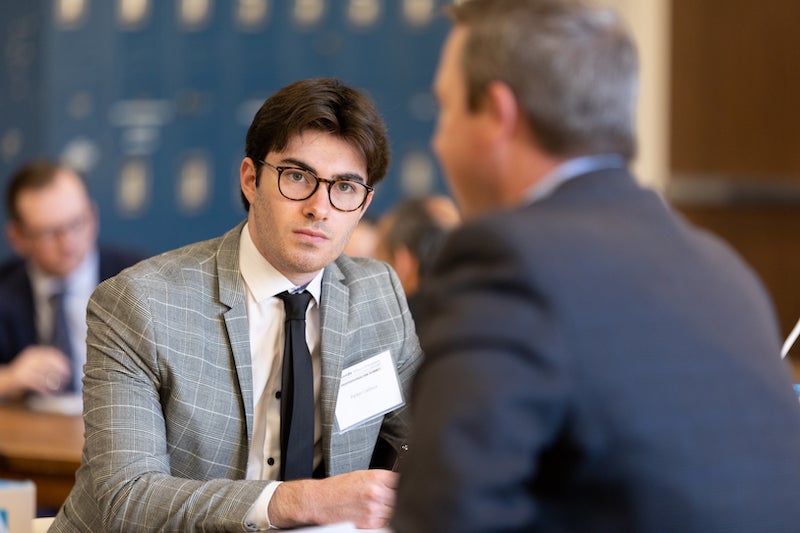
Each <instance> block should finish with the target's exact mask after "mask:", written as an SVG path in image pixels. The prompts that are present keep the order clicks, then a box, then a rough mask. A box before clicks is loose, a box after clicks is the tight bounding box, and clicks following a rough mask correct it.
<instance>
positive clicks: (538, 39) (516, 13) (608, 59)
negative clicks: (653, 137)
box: [447, 0, 638, 159]
mask: <svg viewBox="0 0 800 533" xmlns="http://www.w3.org/2000/svg"><path fill="white" fill-rule="evenodd" d="M447 13H448V14H449V16H450V18H451V19H452V21H453V22H454V24H456V25H460V26H463V27H465V28H466V29H467V32H468V36H467V40H466V43H465V45H464V49H463V56H462V58H461V64H462V69H463V72H464V76H465V83H466V87H467V102H468V106H469V108H470V109H471V110H475V109H477V107H478V106H479V105H480V102H481V98H482V97H483V95H484V91H485V90H486V88H487V87H488V86H489V84H491V83H492V82H494V81H499V82H502V83H505V84H506V85H508V86H509V87H510V89H511V90H512V91H513V93H514V95H515V97H516V98H517V101H518V102H519V104H520V106H521V107H522V108H523V109H524V111H525V114H526V118H527V121H528V124H529V126H530V128H531V130H532V131H533V133H534V135H535V136H536V139H537V141H538V142H539V144H540V145H541V147H542V148H543V149H544V150H545V151H547V152H548V153H551V154H554V155H557V156H562V157H573V156H579V155H589V154H597V153H617V154H620V155H622V156H623V157H625V158H626V159H632V158H633V157H634V156H635V154H636V132H635V125H634V122H635V106H636V98H637V92H638V61H637V57H636V49H635V47H634V44H633V42H632V39H631V37H630V35H629V33H628V30H627V28H626V26H625V24H624V23H623V21H622V19H621V18H620V16H619V15H618V14H617V13H616V12H614V11H613V10H611V9H608V8H601V7H599V6H596V5H592V4H590V3H589V2H587V1H584V0H467V1H464V2H461V3H459V4H456V5H451V6H449V7H448V8H447Z"/></svg>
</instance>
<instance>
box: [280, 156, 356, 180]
mask: <svg viewBox="0 0 800 533" xmlns="http://www.w3.org/2000/svg"><path fill="white" fill-rule="evenodd" d="M281 163H282V164H283V163H285V164H286V165H290V166H293V167H298V168H302V169H303V170H308V171H309V172H311V173H312V174H314V175H315V176H317V177H318V178H319V177H322V176H320V175H319V172H317V169H315V168H314V167H312V166H311V165H309V164H308V163H306V162H304V161H301V160H299V159H295V158H293V157H285V158H283V159H281ZM281 166H283V165H281ZM327 179H337V180H351V181H360V182H361V183H366V182H367V180H365V179H364V177H363V176H361V175H360V174H356V173H355V172H345V173H344V174H334V175H333V176H331V177H330V178H327Z"/></svg>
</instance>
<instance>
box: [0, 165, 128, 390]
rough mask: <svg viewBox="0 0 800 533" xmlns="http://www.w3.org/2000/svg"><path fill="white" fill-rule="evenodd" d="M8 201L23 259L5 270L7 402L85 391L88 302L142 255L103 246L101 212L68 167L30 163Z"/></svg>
mask: <svg viewBox="0 0 800 533" xmlns="http://www.w3.org/2000/svg"><path fill="white" fill-rule="evenodd" d="M5 200H6V213H7V217H8V222H7V226H6V235H7V237H8V241H9V243H10V244H11V247H12V248H13V250H14V251H15V252H16V254H17V256H18V257H16V258H13V259H10V260H8V261H7V262H5V263H4V264H3V265H0V397H2V398H17V397H20V396H22V395H23V394H25V393H36V394H44V395H53V394H60V393H64V392H78V391H80V388H81V377H82V368H83V364H84V362H85V360H86V304H87V302H88V301H89V296H90V295H91V293H92V291H93V290H94V289H95V287H96V286H97V285H98V283H100V282H101V281H103V280H104V279H106V278H109V277H111V276H113V275H114V274H117V273H118V272H119V271H120V270H122V269H123V268H125V267H128V266H130V265H132V264H134V263H135V262H137V261H138V260H140V259H141V258H142V257H143V256H142V255H140V254H137V253H134V252H129V251H125V250H121V249H115V248H111V247H108V246H100V245H98V243H97V235H98V212H97V207H96V206H95V205H94V203H93V202H92V201H91V199H90V198H89V194H88V191H87V189H86V185H85V183H84V181H83V179H82V178H81V177H80V176H79V175H78V174H77V173H76V172H74V171H73V170H71V169H70V168H67V167H66V166H62V165H59V164H56V163H54V162H51V161H47V160H37V161H32V162H29V163H28V164H25V165H24V166H22V167H20V168H19V169H18V170H17V171H16V172H15V173H14V174H13V175H12V176H11V177H10V179H9V182H8V184H7V187H6V198H5ZM60 306H63V307H62V308H61V309H60V310H59V311H58V313H56V309H55V308H56V307H60ZM62 311H63V313H62Z"/></svg>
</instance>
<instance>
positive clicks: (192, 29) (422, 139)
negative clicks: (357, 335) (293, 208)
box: [0, 0, 448, 255]
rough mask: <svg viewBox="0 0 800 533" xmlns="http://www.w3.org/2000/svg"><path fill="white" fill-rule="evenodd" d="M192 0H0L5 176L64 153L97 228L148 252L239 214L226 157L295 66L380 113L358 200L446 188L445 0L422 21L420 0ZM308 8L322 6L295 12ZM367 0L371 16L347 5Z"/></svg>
mask: <svg viewBox="0 0 800 533" xmlns="http://www.w3.org/2000/svg"><path fill="white" fill-rule="evenodd" d="M186 1H188V2H189V4H192V2H191V0H186ZM204 3H205V4H207V5H208V7H209V12H208V14H207V16H205V17H203V18H202V19H201V20H200V22H199V23H197V24H187V23H186V22H185V21H184V20H183V19H182V18H181V16H180V12H181V6H183V5H184V4H183V2H182V1H181V0H166V1H165V0H150V1H143V2H130V3H129V5H128V7H131V6H134V7H136V5H139V6H142V5H144V6H145V7H146V10H147V11H146V13H145V16H144V17H143V18H142V19H140V20H136V21H135V22H133V23H125V22H123V21H121V19H120V16H119V13H120V10H121V9H122V7H123V4H126V2H125V1H124V0H113V1H112V0H82V1H70V0H37V1H33V0H26V1H25V2H18V1H16V0H0V6H2V7H0V9H1V10H2V14H3V17H0V46H2V47H3V51H4V53H3V56H2V61H3V66H2V69H0V176H2V180H3V184H5V182H6V180H7V178H8V175H9V174H10V173H11V172H12V171H13V169H14V168H16V167H17V166H18V165H20V164H21V163H22V162H24V161H25V160H26V159H28V158H30V157H34V156H49V157H54V158H61V159H65V160H67V161H70V162H72V163H74V164H76V165H78V166H79V167H81V168H82V169H83V170H84V173H85V175H86V177H87V180H88V182H89V185H90V189H91V192H92V195H93V196H94V197H95V199H96V200H97V201H98V204H99V205H100V209H101V238H102V239H104V240H106V241H113V242H119V243H130V244H132V245H135V246H138V247H140V248H144V249H146V250H148V251H150V252H154V253H155V252H160V251H163V250H166V249H169V248H173V247H176V246H180V245H183V244H186V243H189V242H192V241H196V240H200V239H205V238H209V237H212V236H216V235H217V234H219V233H221V232H222V231H224V230H225V229H227V228H228V227H230V226H232V225H233V224H235V223H236V222H238V221H239V220H241V219H242V218H243V217H244V211H243V209H242V207H241V205H240V201H239V195H238V168H239V163H240V161H241V158H242V156H243V147H244V136H245V133H246V131H247V126H248V125H249V123H250V120H251V119H252V116H253V113H254V112H255V111H256V109H257V108H258V106H259V105H260V104H261V102H263V100H264V99H265V98H266V97H267V96H269V95H270V94H271V93H272V92H274V91H275V90H276V89H278V88H280V87H282V86H283V85H286V84H288V83H290V82H292V81H295V80H297V79H300V78H305V77H317V76H335V77H339V78H341V79H342V80H343V81H345V82H346V83H348V84H350V85H353V86H355V87H358V88H361V89H363V90H365V91H367V92H368V93H369V94H370V95H371V96H372V97H373V98H374V99H375V101H376V103H377V104H378V107H379V109H380V110H381V112H382V114H383V115H384V118H385V119H386V122H387V124H388V126H389V133H390V140H391V143H392V149H393V154H392V155H393V160H392V165H391V167H390V170H389V175H388V176H387V178H386V180H385V181H384V182H383V183H382V184H381V185H380V186H379V189H378V194H377V196H376V198H375V201H374V202H373V204H372V206H371V207H370V212H369V214H370V215H373V216H377V215H379V214H380V213H381V212H382V211H384V210H385V209H386V208H388V207H390V206H391V205H393V204H394V203H395V202H396V201H397V200H398V199H399V198H400V197H402V196H403V195H406V194H410V193H412V192H417V193H418V192H426V191H429V192H430V191H438V192H441V191H444V190H445V186H444V184H443V182H442V179H441V177H440V176H439V175H438V170H437V168H436V165H435V162H434V159H433V156H432V155H431V153H430V150H429V147H428V142H429V139H430V135H431V133H432V129H433V120H434V110H433V99H432V97H431V95H430V86H431V82H432V76H433V72H434V69H435V65H436V61H437V59H438V53H439V47H440V46H441V43H442V40H443V38H444V35H445V33H446V31H447V29H448V23H447V22H446V21H445V20H444V18H443V16H442V15H441V8H442V6H443V5H444V4H445V3H447V2H446V1H445V0H429V3H430V5H431V12H432V16H431V17H430V19H424V17H423V19H424V20H423V22H421V23H413V22H410V21H409V18H408V17H407V15H406V11H405V8H406V7H407V5H408V4H416V6H417V7H420V6H422V7H423V8H424V7H425V5H426V2H425V1H424V0H422V1H420V0H416V1H414V0H410V1H409V2H405V1H402V0H374V1H368V0H361V1H355V0H354V1H346V0H327V1H325V0H320V1H318V2H314V1H309V0H305V1H304V0H263V1H262V2H258V1H253V0H250V1H249V2H240V1H236V0H216V1H214V0H207V1H206V2H199V3H197V5H200V6H201V7H202V4H204ZM189 4H187V5H189ZM80 5H82V6H83V10H82V12H81V13H80V15H79V16H78V17H76V18H75V19H69V16H70V15H74V10H73V11H70V8H74V7H75V6H80ZM248 6H249V7H251V8H252V7H256V8H257V7H259V6H261V7H264V8H265V10H266V11H265V12H266V16H265V17H264V18H263V19H260V20H259V22H258V23H257V24H255V25H254V26H253V27H248V26H247V25H245V24H242V23H241V21H240V19H239V17H238V13H239V10H240V9H244V8H246V7H248ZM319 6H321V8H322V12H321V13H322V14H321V17H320V18H319V19H316V20H313V21H312V22H307V23H303V22H301V21H300V20H299V18H300V17H299V15H298V13H300V12H302V9H303V8H305V9H310V10H311V12H313V11H314V9H315V8H316V7H319ZM373 9H377V10H378V16H377V18H376V19H375V20H374V21H371V22H369V23H367V24H359V23H358V22H357V21H356V20H355V19H354V16H353V13H354V12H355V13H356V14H362V15H363V14H365V13H367V14H369V13H371V12H373V11H372V10H373ZM353 10H355V11H353ZM65 13H66V15H65ZM9 50H11V51H15V50H16V51H17V53H16V55H14V54H13V53H9ZM20 51H26V53H21V52H20ZM23 89H24V90H23ZM409 157H411V160H413V161H417V163H419V162H420V161H421V162H422V163H423V165H422V167H420V166H419V165H416V166H413V165H412V166H411V167H409V166H408V165H407V164H406V163H407V162H408V161H409V159H408V158H409ZM426 165H427V166H426ZM408 168H422V170H423V174H424V173H425V172H424V171H425V169H426V168H428V169H429V173H430V174H431V176H428V179H427V180H426V179H421V180H420V179H416V178H419V176H414V175H404V174H403V172H404V169H408ZM423 178H424V176H423ZM6 253H8V247H7V246H6V245H5V243H3V245H2V246H0V255H5V254H6Z"/></svg>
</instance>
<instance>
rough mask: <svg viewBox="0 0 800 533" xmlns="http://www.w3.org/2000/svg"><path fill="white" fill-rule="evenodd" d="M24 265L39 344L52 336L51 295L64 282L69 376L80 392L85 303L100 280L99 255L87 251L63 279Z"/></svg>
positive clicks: (83, 351) (84, 353)
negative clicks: (69, 364)
mask: <svg viewBox="0 0 800 533" xmlns="http://www.w3.org/2000/svg"><path fill="white" fill-rule="evenodd" d="M27 268H28V276H29V277H30V280H31V289H32V290H33V304H34V308H35V309H36V317H35V320H36V333H37V335H38V336H39V339H38V341H39V343H40V344H47V343H48V342H49V341H50V338H51V336H52V331H53V313H52V306H51V304H50V297H51V296H52V295H53V293H54V292H55V291H56V289H57V288H58V287H59V286H61V285H62V284H63V287H64V289H65V291H66V293H65V296H64V312H65V313H66V316H67V327H68V328H69V341H70V344H71V345H72V377H73V383H74V385H75V390H76V391H80V390H81V385H82V381H81V380H82V378H83V365H84V364H85V363H86V330H87V327H86V306H87V305H88V303H89V297H91V295H92V292H94V289H95V288H96V287H97V284H98V283H100V255H99V253H98V252H97V250H96V249H94V250H92V251H91V252H89V253H88V254H87V255H86V257H85V258H84V259H83V261H82V262H81V264H80V265H78V268H76V269H75V271H74V272H72V273H71V274H70V275H69V276H67V277H66V278H65V279H63V280H62V279H61V278H58V277H56V276H49V275H47V274H45V273H44V272H42V271H41V270H39V269H38V268H37V267H36V266H34V265H33V264H32V263H28V267H27Z"/></svg>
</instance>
